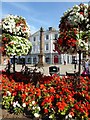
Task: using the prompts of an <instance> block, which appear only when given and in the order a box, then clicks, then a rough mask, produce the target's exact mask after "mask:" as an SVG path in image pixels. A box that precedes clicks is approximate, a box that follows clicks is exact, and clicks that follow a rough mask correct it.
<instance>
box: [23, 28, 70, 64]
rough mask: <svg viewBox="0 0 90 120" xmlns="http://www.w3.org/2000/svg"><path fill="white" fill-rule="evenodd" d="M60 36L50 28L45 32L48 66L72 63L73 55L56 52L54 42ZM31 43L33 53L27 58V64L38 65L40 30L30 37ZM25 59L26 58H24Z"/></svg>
mask: <svg viewBox="0 0 90 120" xmlns="http://www.w3.org/2000/svg"><path fill="white" fill-rule="evenodd" d="M58 36H59V34H58V30H56V29H54V28H52V27H49V28H48V29H47V30H44V36H43V39H44V43H43V44H44V48H43V52H44V61H45V62H46V63H47V64H64V61H65V62H66V64H71V63H72V55H69V54H60V55H59V54H58V53H57V52H54V49H55V48H54V44H53V43H54V42H55V40H57V38H58ZM30 41H31V43H32V51H31V53H30V54H29V55H27V56H26V57H25V62H26V63H27V64H36V63H38V62H39V57H38V55H39V53H40V30H39V31H37V32H35V33H34V34H32V35H31V36H30ZM23 57H24V56H23Z"/></svg>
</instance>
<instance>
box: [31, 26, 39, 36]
mask: <svg viewBox="0 0 90 120" xmlns="http://www.w3.org/2000/svg"><path fill="white" fill-rule="evenodd" d="M29 26H30V31H31V34H33V33H35V32H37V31H38V29H37V28H36V27H34V26H33V25H29Z"/></svg>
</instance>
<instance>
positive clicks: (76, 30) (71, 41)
mask: <svg viewBox="0 0 90 120" xmlns="http://www.w3.org/2000/svg"><path fill="white" fill-rule="evenodd" d="M59 29H60V36H59V38H58V40H57V41H56V42H55V49H56V51H58V52H59V53H61V52H66V53H70V52H72V53H74V52H77V50H82V51H88V50H89V46H88V44H89V34H90V7H89V6H88V5H87V4H80V5H75V6H73V8H71V9H68V10H67V11H66V12H65V13H64V15H63V17H61V21H60V25H59Z"/></svg>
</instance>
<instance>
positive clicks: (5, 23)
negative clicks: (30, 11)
mask: <svg viewBox="0 0 90 120" xmlns="http://www.w3.org/2000/svg"><path fill="white" fill-rule="evenodd" d="M3 31H4V32H6V33H10V34H13V35H14V36H17V35H18V36H22V37H25V38H28V37H29V36H30V29H29V27H28V25H27V24H26V22H25V19H24V18H22V17H21V16H16V15H15V16H14V15H8V16H7V17H6V18H5V19H3V20H2V32H3Z"/></svg>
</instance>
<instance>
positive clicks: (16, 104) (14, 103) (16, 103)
mask: <svg viewBox="0 0 90 120" xmlns="http://www.w3.org/2000/svg"><path fill="white" fill-rule="evenodd" d="M16 106H17V107H21V106H20V104H19V103H18V101H16V102H13V107H14V108H15V107H16Z"/></svg>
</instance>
